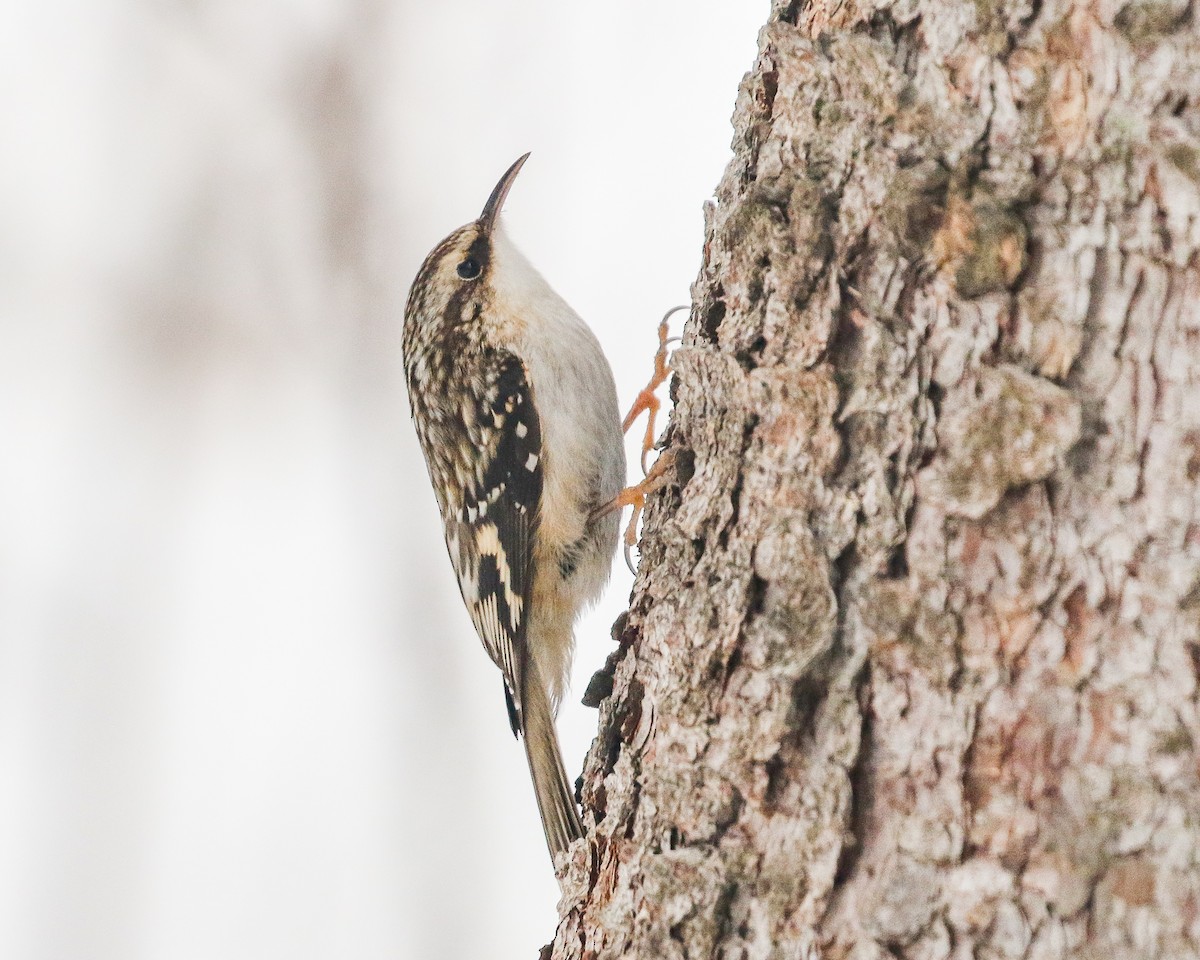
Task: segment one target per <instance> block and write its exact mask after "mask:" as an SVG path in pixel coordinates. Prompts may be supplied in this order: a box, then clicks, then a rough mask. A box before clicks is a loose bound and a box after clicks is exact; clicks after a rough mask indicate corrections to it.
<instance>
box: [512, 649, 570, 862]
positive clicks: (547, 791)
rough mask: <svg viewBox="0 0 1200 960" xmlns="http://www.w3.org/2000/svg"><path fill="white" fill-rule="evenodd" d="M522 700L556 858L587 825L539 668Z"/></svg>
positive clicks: (533, 773) (529, 753) (532, 770)
mask: <svg viewBox="0 0 1200 960" xmlns="http://www.w3.org/2000/svg"><path fill="white" fill-rule="evenodd" d="M530 666H532V664H530ZM522 701H523V702H522V704H521V712H522V720H523V721H524V727H525V729H524V734H525V737H524V740H525V757H526V759H527V760H528V761H529V775H530V777H531V778H532V779H533V792H534V793H535V794H536V795H537V803H538V811H539V812H540V813H541V815H542V829H543V830H545V832H546V846H548V847H549V848H550V858H551V860H553V859H555V858H556V857H557V856H558V854H559V853H560V852H561V851H563V850H566V849H567V847H568V846H569V845H570V844H571V841H572V840H577V839H579V838H580V837H582V836H583V827H582V826H581V825H580V823H579V812H578V811H577V810H576V808H575V791H574V790H573V789H572V787H571V781H570V780H569V779H568V778H567V771H566V769H565V767H564V766H563V759H562V751H561V750H560V749H559V746H558V734H557V732H556V731H555V729H554V716H553V714H552V712H551V710H550V700H549V697H548V696H547V694H546V688H545V686H544V685H543V684H542V683H541V678H540V677H538V675H537V671H536V669H533V670H530V671H529V674H528V675H527V677H526V683H525V696H524V697H523V698H522Z"/></svg>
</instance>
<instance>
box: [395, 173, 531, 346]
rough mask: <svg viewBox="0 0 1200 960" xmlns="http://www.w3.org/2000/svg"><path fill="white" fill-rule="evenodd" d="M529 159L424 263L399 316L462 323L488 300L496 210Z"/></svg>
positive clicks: (496, 230)
mask: <svg viewBox="0 0 1200 960" xmlns="http://www.w3.org/2000/svg"><path fill="white" fill-rule="evenodd" d="M528 159H529V154H528V153H526V154H525V155H524V156H521V157H518V158H517V160H516V162H514V163H513V165H512V166H511V167H509V168H508V169H507V170H506V171H505V172H504V176H502V177H501V178H500V182H499V183H497V184H496V186H495V188H494V189H493V190H492V194H491V196H489V197H488V200H487V203H485V204H484V206H483V212H482V213H481V214H480V215H479V216H478V217H477V218H476V219H475V220H472V221H471V222H470V223H468V224H465V225H464V226H461V227H459V228H458V229H457V230H455V231H454V232H453V233H451V234H450V235H449V236H448V237H446V239H445V240H443V241H442V242H441V243H439V244H438V245H437V246H436V247H434V248H433V251H432V252H431V253H430V254H429V256H427V257H426V258H425V262H424V263H423V264H422V265H421V269H420V271H418V273H417V278H416V280H414V281H413V285H412V290H411V291H410V292H409V295H408V305H407V307H406V308H405V317H406V320H407V321H409V322H413V321H418V320H419V318H442V319H443V320H445V321H449V322H451V323H454V322H463V321H467V320H469V319H470V317H471V315H472V314H476V312H477V310H478V309H482V308H483V307H484V306H485V305H486V303H487V301H488V300H489V299H490V296H491V292H492V290H493V286H494V285H493V283H492V281H493V279H494V273H495V267H496V247H497V246H498V245H499V243H500V242H501V241H502V237H501V234H500V229H499V220H500V208H501V207H502V206H504V200H505V198H506V197H507V196H508V191H509V190H510V189H511V188H512V185H513V181H514V180H516V178H517V174H518V173H520V171H521V166H522V165H523V164H524V163H525V161H526V160H528Z"/></svg>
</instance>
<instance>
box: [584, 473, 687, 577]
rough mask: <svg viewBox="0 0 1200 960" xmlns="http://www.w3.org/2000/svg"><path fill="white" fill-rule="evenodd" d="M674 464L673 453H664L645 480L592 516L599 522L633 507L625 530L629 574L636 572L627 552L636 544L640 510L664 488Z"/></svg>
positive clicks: (626, 563) (627, 489) (613, 499)
mask: <svg viewBox="0 0 1200 960" xmlns="http://www.w3.org/2000/svg"><path fill="white" fill-rule="evenodd" d="M674 463H675V451H674V450H667V451H665V452H664V453H663V454H662V455H661V456H659V458H658V459H657V460H655V461H654V465H653V466H652V467H650V470H649V472H647V474H646V478H645V479H644V480H643V481H642V482H641V483H638V484H635V485H634V486H632V487H626V488H625V489H624V490H622V491H621V492H620V493H618V494H617V495H616V496H615V497H613V498H612V499H611V500H609V501H608V503H606V504H603V505H602V506H600V507H598V508H597V509H596V511H595V512H594V513H593V514H592V519H593V520H599V519H600V518H601V517H604V516H607V515H608V514H610V513H612V512H613V511H614V510H622V509H624V508H625V507H633V513H632V515H631V516H630V517H629V526H627V527H626V528H625V565H626V566H627V567H629V570H630V572H631V573H634V572H636V571H635V570H634V568H633V564H632V563H631V562H630V560H629V551H630V550H631V549H632V548H633V545H634V544H635V543H637V524H638V520H639V519H640V518H641V516H642V510H644V509H645V507H646V498H647V497H648V496H650V494H652V493H653V492H654V491H655V490H658V489H661V488H662V487H665V486H666V485H667V484H668V483H669V482H670V478H669V477H668V476H667V471H668V470H669V469H670V468H671V466H672V464H674Z"/></svg>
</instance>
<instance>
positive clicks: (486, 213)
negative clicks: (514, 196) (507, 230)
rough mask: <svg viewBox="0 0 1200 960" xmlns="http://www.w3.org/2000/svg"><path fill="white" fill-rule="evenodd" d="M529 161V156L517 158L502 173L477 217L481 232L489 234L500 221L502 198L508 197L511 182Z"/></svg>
mask: <svg viewBox="0 0 1200 960" xmlns="http://www.w3.org/2000/svg"><path fill="white" fill-rule="evenodd" d="M528 159H529V154H525V155H524V156H522V157H517V160H516V162H515V163H514V164H513V165H512V166H511V167H509V168H508V169H507V170H505V171H504V176H502V177H501V178H500V182H499V183H498V184H496V187H495V189H494V190H492V195H491V196H490V197H488V201H487V203H485V204H484V205H483V213H481V214H480V215H479V225H480V226H482V227H483V232H484V233H485V234H489V233H491V232H492V230H493V229H494V228H495V226H496V221H497V220H498V219H500V208H501V207H502V206H504V198H505V197H507V196H508V191H509V190H510V189H512V185H513V181H514V180H516V179H517V174H518V173H520V172H521V166H522V164H524V163H525V161H526V160H528Z"/></svg>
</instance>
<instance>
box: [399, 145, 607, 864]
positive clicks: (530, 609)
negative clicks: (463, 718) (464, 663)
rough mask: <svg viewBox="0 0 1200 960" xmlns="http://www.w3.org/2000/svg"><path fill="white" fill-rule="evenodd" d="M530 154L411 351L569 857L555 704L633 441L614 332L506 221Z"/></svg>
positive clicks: (456, 540) (447, 275)
mask: <svg viewBox="0 0 1200 960" xmlns="http://www.w3.org/2000/svg"><path fill="white" fill-rule="evenodd" d="M528 158H529V154H528V153H526V154H524V155H523V156H521V157H519V158H518V159H517V160H516V161H515V162H514V163H513V164H512V165H511V166H510V167H509V168H508V170H507V171H506V172H505V173H504V175H503V176H502V177H501V178H500V180H499V182H498V183H497V184H496V186H495V188H494V189H493V190H492V192H491V195H490V196H489V197H488V199H487V202H486V203H485V204H484V207H483V212H482V213H481V214H480V215H479V216H478V217H477V218H476V219H475V220H472V221H471V222H470V223H467V224H465V225H464V226H461V227H459V228H458V229H457V230H455V231H454V232H453V233H451V234H450V235H449V236H447V237H446V238H445V239H444V240H442V241H441V243H439V244H437V246H435V247H434V248H433V250H432V252H430V254H429V255H428V256H427V257H426V258H425V261H424V262H423V263H422V265H421V267H420V269H419V270H418V272H417V275H416V279H415V280H414V281H413V284H412V287H411V289H410V291H409V295H408V300H407V303H406V305H405V310H404V329H403V336H402V352H403V359H404V374H405V381H406V385H407V388H408V398H409V404H410V407H411V412H412V419H413V423H414V425H415V428H416V434H417V439H418V441H419V443H420V447H421V450H422V453H423V454H424V457H425V463H426V466H427V468H428V471H429V479H430V482H431V484H432V486H433V491H434V495H435V497H436V499H437V504H438V508H439V511H440V513H441V519H442V524H443V529H444V533H445V540H446V548H447V551H448V552H449V554H450V562H451V565H452V566H453V568H454V573H455V575H456V577H457V580H458V587H459V590H460V591H461V593H462V598H463V603H464V604H465V605H466V608H467V612H468V614H469V615H470V619H471V622H472V623H473V625H474V627H475V631H476V632H477V633H478V634H479V639H480V640H481V641H482V642H483V646H484V649H485V650H486V651H487V653H488V655H489V656H490V657H491V659H492V662H493V663H494V664H495V665H496V666H497V667H498V668H499V669H500V672H501V674H502V677H503V687H504V699H505V704H506V707H507V711H508V721H509V724H510V726H511V728H512V732H513V734H514V735H515V736H517V737H519V738H521V739H522V741H523V743H524V747H525V755H526V759H527V761H528V765H529V773H530V777H531V779H532V781H533V789H534V793H535V795H536V798H537V805H538V810H539V813H540V815H541V821H542V827H543V830H544V831H545V835H546V845H547V847H548V848H549V851H550V857H551V861H552V862H553V863H554V864H555V865H556V867H557V866H558V858H559V855H560V854H561V853H563V851H565V850H567V848H568V847H569V846H570V844H571V843H572V841H574V840H576V839H577V838H579V837H581V836H583V828H582V826H581V823H580V817H579V812H578V809H577V807H576V801H575V791H574V788H573V781H572V779H571V778H570V777H568V775H567V772H566V768H565V766H564V764H563V758H562V750H561V749H560V747H559V741H558V735H557V732H556V730H555V715H556V713H557V709H558V706H559V704H560V703H561V702H562V698H563V695H564V693H565V690H566V687H567V682H568V675H569V672H570V666H571V660H572V658H573V654H574V646H575V638H574V627H575V621H576V619H577V618H578V616H579V614H580V613H581V611H583V610H584V609H585V608H587V607H588V606H589V605H590V604H592V603H593V602H594V601H595V600H596V599H597V598H598V597H599V595H600V593H601V592H602V591H603V589H604V586H605V584H606V583H607V581H608V578H609V575H610V572H611V568H612V559H613V556H614V554H615V552H616V548H617V540H618V523H619V509H615V508H616V507H617V506H619V504H620V503H621V501H620V499H619V494H620V492H621V490H622V487H623V485H624V479H625V450H624V442H623V429H622V422H621V415H620V410H619V408H618V405H617V392H616V386H615V384H614V380H613V374H612V368H611V367H610V366H609V363H608V360H607V359H606V357H605V355H604V352H603V350H602V349H601V346H600V343H599V341H598V340H597V338H596V336H595V334H594V333H593V332H592V330H591V328H590V327H588V325H587V324H586V323H585V322H584V321H583V320H582V319H581V318H580V316H579V315H578V314H577V313H576V312H575V311H574V310H573V309H572V308H571V307H570V306H569V305H568V304H567V302H566V301H565V300H564V299H563V298H562V297H561V296H559V295H558V294H557V293H556V292H555V291H554V290H553V289H552V288H551V286H550V285H549V283H548V282H547V281H546V280H545V279H544V278H543V277H542V275H541V273H540V272H538V270H537V269H536V268H535V267H534V266H533V264H532V263H531V262H530V261H529V260H528V259H527V258H526V257H525V256H524V254H522V253H521V251H520V250H518V248H517V247H516V245H515V244H514V243H513V242H512V240H511V239H510V238H509V236H508V234H507V232H506V230H505V228H504V226H503V224H502V222H501V220H500V211H501V208H502V207H503V205H504V202H505V200H506V198H507V197H508V193H509V190H510V189H511V188H512V186H513V182H514V181H515V180H516V177H517V174H518V173H519V172H520V170H521V168H522V166H523V165H524V164H525V161H526V160H527V159H528Z"/></svg>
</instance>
